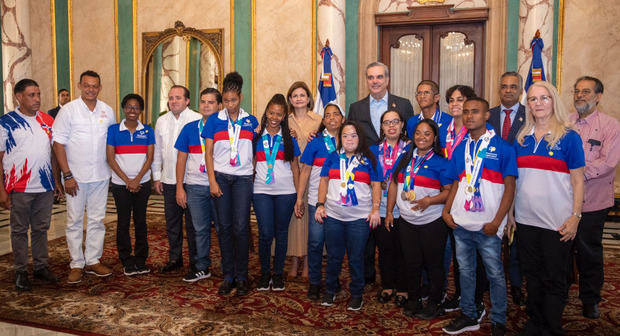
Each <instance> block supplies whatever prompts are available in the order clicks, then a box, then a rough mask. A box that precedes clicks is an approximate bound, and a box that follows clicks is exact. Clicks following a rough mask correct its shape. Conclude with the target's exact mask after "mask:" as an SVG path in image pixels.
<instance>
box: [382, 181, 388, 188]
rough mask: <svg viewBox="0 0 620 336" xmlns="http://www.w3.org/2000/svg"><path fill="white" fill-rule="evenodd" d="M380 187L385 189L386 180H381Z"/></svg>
mask: <svg viewBox="0 0 620 336" xmlns="http://www.w3.org/2000/svg"><path fill="white" fill-rule="evenodd" d="M381 189H383V190H386V189H387V182H385V181H381Z"/></svg>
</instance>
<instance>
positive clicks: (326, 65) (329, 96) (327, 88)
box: [314, 40, 338, 115]
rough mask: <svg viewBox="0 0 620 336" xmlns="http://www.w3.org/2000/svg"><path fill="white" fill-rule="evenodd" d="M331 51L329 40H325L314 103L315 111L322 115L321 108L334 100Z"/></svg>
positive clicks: (334, 89) (335, 97)
mask: <svg viewBox="0 0 620 336" xmlns="http://www.w3.org/2000/svg"><path fill="white" fill-rule="evenodd" d="M333 55H334V54H333V53H332V50H331V48H330V47H329V40H327V41H326V42H325V48H323V50H321V58H322V59H323V72H322V73H321V77H320V78H319V87H318V94H317V95H316V96H317V97H316V104H314V106H315V107H314V109H315V112H316V113H318V114H320V115H323V108H324V107H325V106H327V103H329V102H332V101H335V100H336V99H337V98H338V96H337V95H336V88H335V87H334V78H333V76H332V56H333ZM319 103H320V104H319Z"/></svg>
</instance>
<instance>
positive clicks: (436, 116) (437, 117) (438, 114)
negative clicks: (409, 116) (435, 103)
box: [418, 107, 443, 127]
mask: <svg viewBox="0 0 620 336" xmlns="http://www.w3.org/2000/svg"><path fill="white" fill-rule="evenodd" d="M442 113H443V112H441V110H440V109H439V107H437V109H436V110H435V113H434V114H433V118H432V119H433V121H434V122H435V124H437V127H441V124H440V123H439V121H440V120H441V115H442ZM418 118H420V120H424V113H420V115H419V117H418Z"/></svg>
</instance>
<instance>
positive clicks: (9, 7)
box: [2, 0, 32, 112]
mask: <svg viewBox="0 0 620 336" xmlns="http://www.w3.org/2000/svg"><path fill="white" fill-rule="evenodd" d="M29 2H30V0H2V76H3V78H2V89H3V91H4V111H5V112H9V111H12V110H13V109H14V108H15V106H16V104H17V102H16V101H15V100H14V97H13V87H14V86H15V83H17V82H18V81H19V80H20V79H23V78H29V77H31V76H32V49H31V47H30V46H31V43H30V13H29Z"/></svg>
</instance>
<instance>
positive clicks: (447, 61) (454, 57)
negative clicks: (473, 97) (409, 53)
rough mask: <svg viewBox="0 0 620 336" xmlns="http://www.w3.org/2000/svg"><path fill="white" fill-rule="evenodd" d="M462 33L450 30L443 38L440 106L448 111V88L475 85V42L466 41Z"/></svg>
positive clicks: (440, 66)
mask: <svg viewBox="0 0 620 336" xmlns="http://www.w3.org/2000/svg"><path fill="white" fill-rule="evenodd" d="M465 38H466V36H465V35H464V34H462V33H457V32H450V33H448V35H447V36H446V37H443V38H441V42H440V51H439V57H440V59H439V61H440V63H439V93H440V94H441V100H440V104H439V107H440V108H441V110H442V111H448V103H446V98H445V94H446V90H448V89H449V88H450V87H451V86H453V85H456V84H461V85H469V86H472V87H473V85H474V44H473V43H470V44H466V43H465Z"/></svg>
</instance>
